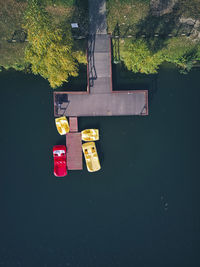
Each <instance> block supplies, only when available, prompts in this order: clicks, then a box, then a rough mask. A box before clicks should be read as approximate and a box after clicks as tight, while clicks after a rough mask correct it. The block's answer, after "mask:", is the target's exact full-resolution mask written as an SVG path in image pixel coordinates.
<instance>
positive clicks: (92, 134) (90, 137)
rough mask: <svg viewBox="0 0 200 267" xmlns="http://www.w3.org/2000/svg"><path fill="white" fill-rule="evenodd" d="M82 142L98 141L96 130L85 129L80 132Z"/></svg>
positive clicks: (97, 131)
mask: <svg viewBox="0 0 200 267" xmlns="http://www.w3.org/2000/svg"><path fill="white" fill-rule="evenodd" d="M81 136H82V140H83V141H97V140H99V130H98V129H86V130H83V131H82V132H81Z"/></svg>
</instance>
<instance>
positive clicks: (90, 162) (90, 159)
mask: <svg viewBox="0 0 200 267" xmlns="http://www.w3.org/2000/svg"><path fill="white" fill-rule="evenodd" d="M82 149H83V154H84V157H85V162H86V166H87V170H88V171H89V172H96V171H99V170H100V169H101V165H100V162H99V157H98V154H97V149H96V146H95V143H94V142H89V143H85V144H83V145H82Z"/></svg>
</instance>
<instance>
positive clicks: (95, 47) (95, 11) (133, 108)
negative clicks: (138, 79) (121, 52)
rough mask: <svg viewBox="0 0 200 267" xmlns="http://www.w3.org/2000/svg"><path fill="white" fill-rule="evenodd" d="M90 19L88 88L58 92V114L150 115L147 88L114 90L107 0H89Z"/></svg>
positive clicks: (56, 93)
mask: <svg viewBox="0 0 200 267" xmlns="http://www.w3.org/2000/svg"><path fill="white" fill-rule="evenodd" d="M89 20H90V31H89V32H90V35H89V38H88V88H87V92H71V93H69V92H54V115H55V116H62V115H65V116H70V117H71V116H75V117H80V116H121V115H148V91H147V90H135V91H132V90H131V88H130V90H129V91H113V88H112V59H111V38H110V36H109V35H108V34H107V24H106V1H105V0H95V1H94V0H89ZM122 90H123V88H122Z"/></svg>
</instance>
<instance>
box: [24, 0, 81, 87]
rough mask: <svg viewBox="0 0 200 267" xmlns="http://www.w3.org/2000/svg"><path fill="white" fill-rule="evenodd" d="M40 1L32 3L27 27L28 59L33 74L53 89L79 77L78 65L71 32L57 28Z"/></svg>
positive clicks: (26, 54) (29, 7)
mask: <svg viewBox="0 0 200 267" xmlns="http://www.w3.org/2000/svg"><path fill="white" fill-rule="evenodd" d="M40 2H41V1H39V0H30V1H29V6H28V9H27V12H26V15H25V21H26V23H25V25H24V28H25V29H26V30H27V34H28V42H29V44H28V46H27V48H26V51H25V60H26V61H27V62H28V63H30V64H31V69H32V72H33V73H34V74H40V75H41V76H42V77H43V78H45V79H47V80H48V81H49V83H50V85H51V87H52V88H56V87H58V86H61V85H62V84H63V82H67V81H68V78H69V76H78V65H77V61H76V59H75V57H74V56H73V52H72V47H73V39H72V36H71V32H70V29H65V32H63V31H62V30H61V29H58V28H56V27H55V26H53V25H52V23H51V18H50V16H49V15H48V13H47V12H46V10H45V7H44V6H43V5H42V4H40Z"/></svg>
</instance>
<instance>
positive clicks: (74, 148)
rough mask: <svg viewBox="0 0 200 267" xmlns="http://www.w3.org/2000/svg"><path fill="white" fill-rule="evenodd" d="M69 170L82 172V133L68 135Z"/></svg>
mask: <svg viewBox="0 0 200 267" xmlns="http://www.w3.org/2000/svg"><path fill="white" fill-rule="evenodd" d="M66 146H67V169H68V170H82V169H83V158H82V141H81V133H67V134H66Z"/></svg>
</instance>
